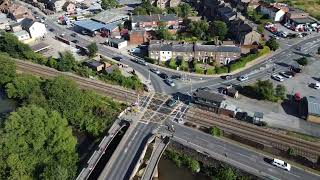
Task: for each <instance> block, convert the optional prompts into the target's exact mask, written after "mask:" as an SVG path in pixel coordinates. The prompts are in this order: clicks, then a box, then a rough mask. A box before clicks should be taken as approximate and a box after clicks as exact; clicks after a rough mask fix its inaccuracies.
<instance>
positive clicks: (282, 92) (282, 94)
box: [275, 84, 286, 99]
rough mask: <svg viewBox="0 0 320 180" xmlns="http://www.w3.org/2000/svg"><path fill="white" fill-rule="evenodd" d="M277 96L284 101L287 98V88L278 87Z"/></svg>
mask: <svg viewBox="0 0 320 180" xmlns="http://www.w3.org/2000/svg"><path fill="white" fill-rule="evenodd" d="M275 96H277V97H278V98H280V99H284V98H285V96H286V87H285V86H284V85H281V84H279V85H277V87H276V94H275Z"/></svg>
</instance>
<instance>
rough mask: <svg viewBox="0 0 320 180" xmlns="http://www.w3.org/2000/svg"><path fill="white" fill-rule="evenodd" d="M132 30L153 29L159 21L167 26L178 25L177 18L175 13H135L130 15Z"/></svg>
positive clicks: (173, 26)
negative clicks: (149, 14) (135, 14)
mask: <svg viewBox="0 0 320 180" xmlns="http://www.w3.org/2000/svg"><path fill="white" fill-rule="evenodd" d="M131 21H132V24H131V26H132V29H133V30H147V31H149V30H155V29H156V28H158V27H159V23H160V22H161V23H163V24H164V25H165V26H167V27H168V28H170V27H171V28H175V27H177V26H178V25H179V18H178V17H177V15H175V14H166V15H162V14H156V15H151V16H148V15H141V16H140V15H137V16H132V18H131Z"/></svg>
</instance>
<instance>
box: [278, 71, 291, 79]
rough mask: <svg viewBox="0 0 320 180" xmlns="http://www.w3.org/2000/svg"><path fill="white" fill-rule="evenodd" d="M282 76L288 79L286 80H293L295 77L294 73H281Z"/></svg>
mask: <svg viewBox="0 0 320 180" xmlns="http://www.w3.org/2000/svg"><path fill="white" fill-rule="evenodd" d="M279 74H280V75H281V76H283V77H286V78H292V77H293V73H291V72H290V71H283V72H280V73H279Z"/></svg>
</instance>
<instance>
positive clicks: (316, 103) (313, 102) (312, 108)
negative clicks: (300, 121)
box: [307, 96, 320, 116]
mask: <svg viewBox="0 0 320 180" xmlns="http://www.w3.org/2000/svg"><path fill="white" fill-rule="evenodd" d="M307 101H308V114H311V115H316V116H320V99H318V98H316V97H313V96H308V97H307Z"/></svg>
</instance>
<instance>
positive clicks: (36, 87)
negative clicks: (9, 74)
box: [6, 74, 41, 99]
mask: <svg viewBox="0 0 320 180" xmlns="http://www.w3.org/2000/svg"><path fill="white" fill-rule="evenodd" d="M40 91H41V89H40V81H39V79H38V78H37V77H35V76H32V75H25V74H24V75H18V76H17V77H16V78H15V79H14V80H13V81H12V82H10V83H8V84H7V85H6V92H7V96H8V97H9V98H18V99H25V98H27V97H29V95H30V94H32V93H35V92H40Z"/></svg>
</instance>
